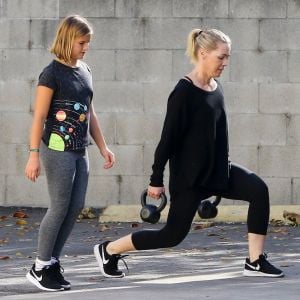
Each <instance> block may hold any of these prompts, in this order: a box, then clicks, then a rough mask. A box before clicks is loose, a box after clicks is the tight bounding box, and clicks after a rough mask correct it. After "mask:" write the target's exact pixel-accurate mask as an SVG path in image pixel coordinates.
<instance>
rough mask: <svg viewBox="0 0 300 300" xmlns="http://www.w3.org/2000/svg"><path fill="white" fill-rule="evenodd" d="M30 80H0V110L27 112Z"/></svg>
mask: <svg viewBox="0 0 300 300" xmlns="http://www.w3.org/2000/svg"><path fill="white" fill-rule="evenodd" d="M30 88H31V86H30V82H28V81H14V80H12V81H0V111H2V112H29V111H30V94H31V93H30Z"/></svg>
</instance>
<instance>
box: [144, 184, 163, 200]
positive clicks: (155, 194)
mask: <svg viewBox="0 0 300 300" xmlns="http://www.w3.org/2000/svg"><path fill="white" fill-rule="evenodd" d="M164 192H165V187H163V186H161V187H156V186H151V185H149V186H148V196H149V197H151V198H154V199H159V198H160V195H161V194H162V193H164Z"/></svg>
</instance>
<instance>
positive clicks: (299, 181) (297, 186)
mask: <svg viewBox="0 0 300 300" xmlns="http://www.w3.org/2000/svg"><path fill="white" fill-rule="evenodd" d="M292 190H293V192H292V193H293V199H292V204H300V178H299V177H296V178H293V180H292Z"/></svg>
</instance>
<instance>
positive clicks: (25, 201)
mask: <svg viewBox="0 0 300 300" xmlns="http://www.w3.org/2000/svg"><path fill="white" fill-rule="evenodd" d="M48 203H49V194H48V188H47V182H46V177H45V176H40V177H39V178H38V180H37V181H36V182H35V183H33V182H31V181H30V180H28V179H27V178H26V177H25V176H16V175H9V176H7V186H6V200H5V206H32V207H48Z"/></svg>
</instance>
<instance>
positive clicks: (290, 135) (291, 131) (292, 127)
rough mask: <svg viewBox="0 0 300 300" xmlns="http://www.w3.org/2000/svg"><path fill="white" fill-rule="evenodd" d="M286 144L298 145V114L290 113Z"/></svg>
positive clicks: (299, 126) (299, 138) (299, 142)
mask: <svg viewBox="0 0 300 300" xmlns="http://www.w3.org/2000/svg"><path fill="white" fill-rule="evenodd" d="M287 144H288V145H292V146H299V145H300V116H299V115H292V116H291V118H290V120H289V122H288V126H287Z"/></svg>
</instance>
